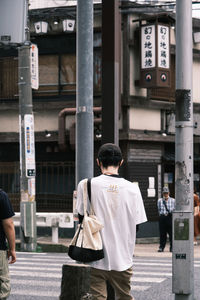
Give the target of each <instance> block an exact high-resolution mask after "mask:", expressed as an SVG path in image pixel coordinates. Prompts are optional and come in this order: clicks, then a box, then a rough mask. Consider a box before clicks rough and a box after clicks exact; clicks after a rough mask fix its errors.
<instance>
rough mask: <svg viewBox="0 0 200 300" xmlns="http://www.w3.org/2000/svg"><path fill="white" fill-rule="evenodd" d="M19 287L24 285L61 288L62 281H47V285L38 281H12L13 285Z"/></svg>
mask: <svg viewBox="0 0 200 300" xmlns="http://www.w3.org/2000/svg"><path fill="white" fill-rule="evenodd" d="M15 284H17V285H19V284H24V285H26V286H43V287H49V286H51V287H52V286H53V287H60V286H61V282H60V281H55V280H54V281H49V280H45V283H44V282H43V281H38V280H34V281H32V280H22V279H11V285H12V286H13V285H15Z"/></svg>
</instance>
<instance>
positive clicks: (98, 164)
mask: <svg viewBox="0 0 200 300" xmlns="http://www.w3.org/2000/svg"><path fill="white" fill-rule="evenodd" d="M96 162H97V166H99V167H100V162H99V160H98V158H97V159H96Z"/></svg>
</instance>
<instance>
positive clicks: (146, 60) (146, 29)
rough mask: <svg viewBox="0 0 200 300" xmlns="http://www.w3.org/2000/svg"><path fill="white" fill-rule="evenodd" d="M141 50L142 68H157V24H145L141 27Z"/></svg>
mask: <svg viewBox="0 0 200 300" xmlns="http://www.w3.org/2000/svg"><path fill="white" fill-rule="evenodd" d="M141 34H142V38H141V50H142V53H141V55H142V63H141V66H142V69H148V68H155V66H156V45H155V25H148V26H143V27H142V28H141Z"/></svg>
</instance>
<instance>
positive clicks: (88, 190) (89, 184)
mask: <svg viewBox="0 0 200 300" xmlns="http://www.w3.org/2000/svg"><path fill="white" fill-rule="evenodd" d="M91 179H92V178H88V180H87V192H88V198H89V201H90V203H91Z"/></svg>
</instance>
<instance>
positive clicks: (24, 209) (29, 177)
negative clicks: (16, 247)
mask: <svg viewBox="0 0 200 300" xmlns="http://www.w3.org/2000/svg"><path fill="white" fill-rule="evenodd" d="M26 5H27V11H28V1H26ZM27 28H28V27H27V26H26V35H27V42H25V44H24V45H23V46H21V47H19V49H18V58H19V60H18V76H19V132H20V140H19V143H20V197H21V199H20V200H21V201H20V212H21V223H20V238H21V250H24V251H35V250H36V246H37V237H36V202H35V141H34V119H33V113H32V89H31V73H30V42H29V41H28V31H27Z"/></svg>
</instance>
